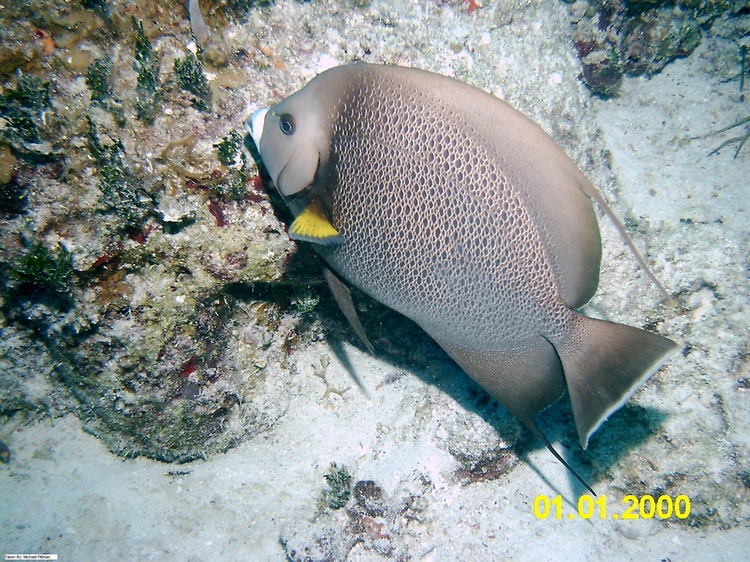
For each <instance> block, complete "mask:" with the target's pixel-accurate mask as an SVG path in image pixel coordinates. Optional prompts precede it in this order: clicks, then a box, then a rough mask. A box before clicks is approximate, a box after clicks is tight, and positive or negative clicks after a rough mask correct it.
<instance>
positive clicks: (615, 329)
mask: <svg viewBox="0 0 750 562" xmlns="http://www.w3.org/2000/svg"><path fill="white" fill-rule="evenodd" d="M571 342H575V344H573V343H570V344H563V345H560V346H556V347H557V350H558V354H559V356H560V360H561V362H562V365H563V371H564V372H565V380H566V382H567V385H568V393H569V394H570V402H571V404H572V406H573V416H574V417H575V422H576V429H577V430H578V436H579V438H580V440H581V446H582V447H583V448H584V449H585V448H586V447H587V446H588V443H589V437H591V434H592V433H594V431H596V430H597V428H598V427H599V426H600V425H601V424H602V422H604V420H606V419H607V417H609V415H610V414H611V413H612V412H614V411H615V410H617V409H619V408H620V406H622V405H623V404H624V403H625V402H627V401H628V400H629V399H630V397H631V396H632V395H633V393H634V392H635V391H636V390H638V388H639V387H640V386H641V385H642V384H643V383H644V382H646V381H647V380H648V378H649V377H650V376H651V375H652V374H654V373H655V372H656V371H658V370H659V367H661V366H662V364H664V362H665V361H666V360H667V359H668V358H669V356H670V355H672V353H674V352H675V351H676V350H677V344H676V343H674V342H673V341H672V340H669V339H667V338H665V337H662V336H659V335H657V334H652V333H650V332H646V331H644V330H639V329H638V328H633V327H631V326H625V325H623V324H614V323H612V322H606V321H604V320H596V319H594V318H588V317H585V316H576V327H575V329H574V331H573V335H572V337H571Z"/></svg>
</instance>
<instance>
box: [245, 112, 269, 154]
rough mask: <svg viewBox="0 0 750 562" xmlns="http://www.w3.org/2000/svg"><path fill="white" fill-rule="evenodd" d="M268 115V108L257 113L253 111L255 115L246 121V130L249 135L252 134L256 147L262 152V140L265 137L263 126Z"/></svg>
mask: <svg viewBox="0 0 750 562" xmlns="http://www.w3.org/2000/svg"><path fill="white" fill-rule="evenodd" d="M267 113H268V108H267V107H264V108H262V109H258V110H256V111H253V114H252V115H251V116H250V118H249V119H248V120H247V121H245V129H246V130H247V132H248V133H250V136H251V137H252V138H253V142H254V143H255V146H256V147H257V148H258V150H260V139H261V137H262V136H263V125H264V124H265V122H266V114H267Z"/></svg>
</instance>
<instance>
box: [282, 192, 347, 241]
mask: <svg viewBox="0 0 750 562" xmlns="http://www.w3.org/2000/svg"><path fill="white" fill-rule="evenodd" d="M289 237H290V238H291V239H292V240H302V241H303V242H313V243H315V244H325V245H328V244H341V243H343V242H344V238H343V237H342V236H341V234H339V231H338V230H336V229H335V228H334V227H333V225H332V224H331V221H329V220H328V217H327V216H326V213H325V211H324V210H323V205H322V204H321V203H320V201H319V200H317V199H315V200H313V201H312V202H311V203H310V204H309V205H308V206H307V208H306V209H305V210H304V211H302V213H301V214H300V215H299V216H298V217H297V218H296V219H294V222H293V223H292V224H291V226H290V227H289Z"/></svg>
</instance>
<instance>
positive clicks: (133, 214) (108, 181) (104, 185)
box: [87, 118, 156, 233]
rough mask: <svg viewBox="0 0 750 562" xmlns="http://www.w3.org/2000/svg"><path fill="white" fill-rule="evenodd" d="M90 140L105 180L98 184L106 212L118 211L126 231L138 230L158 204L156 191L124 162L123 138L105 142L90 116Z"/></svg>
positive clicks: (100, 173) (90, 148)
mask: <svg viewBox="0 0 750 562" xmlns="http://www.w3.org/2000/svg"><path fill="white" fill-rule="evenodd" d="M87 142H88V148H89V152H91V155H92V156H93V157H94V159H95V160H96V163H97V165H98V167H99V175H100V177H101V180H102V181H101V183H100V184H99V190H100V191H101V192H102V197H101V203H102V204H103V205H104V207H105V209H106V210H107V212H114V213H116V214H117V216H118V218H119V219H120V220H121V221H122V226H123V230H124V231H125V232H128V233H132V232H135V231H138V230H139V229H140V227H141V225H142V223H143V221H144V220H145V219H146V218H147V217H148V215H149V214H151V212H152V210H153V208H154V205H155V204H156V200H155V197H154V195H152V194H150V193H148V192H147V191H146V190H145V188H144V187H143V182H142V180H141V179H140V178H139V177H137V176H136V175H135V174H133V173H132V172H131V171H130V170H128V169H127V167H126V166H125V162H124V160H123V155H124V153H125V147H124V146H123V144H122V141H121V140H120V139H117V140H116V141H114V142H112V143H111V144H103V143H102V142H101V140H100V139H99V134H98V131H97V128H96V124H95V123H94V122H93V121H92V120H91V118H89V119H88V131H87Z"/></svg>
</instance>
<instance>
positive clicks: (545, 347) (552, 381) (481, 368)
mask: <svg viewBox="0 0 750 562" xmlns="http://www.w3.org/2000/svg"><path fill="white" fill-rule="evenodd" d="M436 341H437V342H438V343H439V344H440V346H441V347H442V348H443V349H444V350H445V351H447V352H448V354H449V355H450V356H451V357H452V358H453V360H454V361H455V362H456V363H458V365H459V366H460V367H461V368H462V369H463V370H464V371H466V373H467V374H468V375H469V376H470V377H471V378H472V379H474V380H475V381H476V382H477V383H479V385H480V386H481V387H482V388H484V389H485V390H486V391H487V392H489V393H490V395H492V397H493V398H495V399H496V400H497V401H498V402H500V403H501V404H502V405H503V406H505V408H507V409H508V411H510V412H511V413H512V414H513V415H515V416H516V417H517V418H518V419H519V420H521V421H522V422H523V424H524V425H525V426H526V427H528V428H529V429H530V430H531V431H532V433H534V435H536V436H537V437H539V439H541V440H542V442H543V443H544V445H545V446H546V447H547V449H549V451H550V452H551V453H552V454H553V455H554V457H555V458H556V459H557V460H558V461H560V463H562V465H563V466H564V467H565V468H567V469H568V470H569V471H570V473H571V474H572V475H573V476H575V478H576V479H577V480H578V481H579V482H580V483H581V484H583V485H584V486H585V487H586V489H587V490H589V491H590V492H591V493H592V494H593V495H596V492H594V490H593V489H592V488H591V486H589V485H588V484H587V483H586V481H585V480H584V479H583V478H582V477H581V476H580V475H579V474H578V473H577V472H576V471H575V470H573V467H571V466H570V465H569V464H568V463H567V462H566V461H565V459H563V458H562V456H561V455H560V454H559V453H558V452H557V451H556V450H555V448H554V447H553V446H552V444H551V443H550V441H549V439H547V437H546V436H545V435H544V433H542V431H541V430H540V429H539V427H537V425H536V422H535V421H534V416H535V414H537V413H538V412H540V411H542V410H544V409H545V408H547V407H548V406H550V405H551V404H552V403H553V402H555V401H556V400H557V399H558V398H560V397H561V396H562V395H563V393H564V391H565V377H564V375H563V370H562V365H561V364H560V359H559V357H558V356H557V352H556V351H555V348H554V347H552V344H550V343H549V342H548V341H547V340H546V339H544V338H543V337H541V336H538V337H534V338H529V339H528V340H526V341H524V342H523V344H522V345H519V346H517V347H515V348H513V349H499V350H479V349H471V348H467V347H462V346H458V345H454V344H450V343H446V342H443V341H440V340H436Z"/></svg>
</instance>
